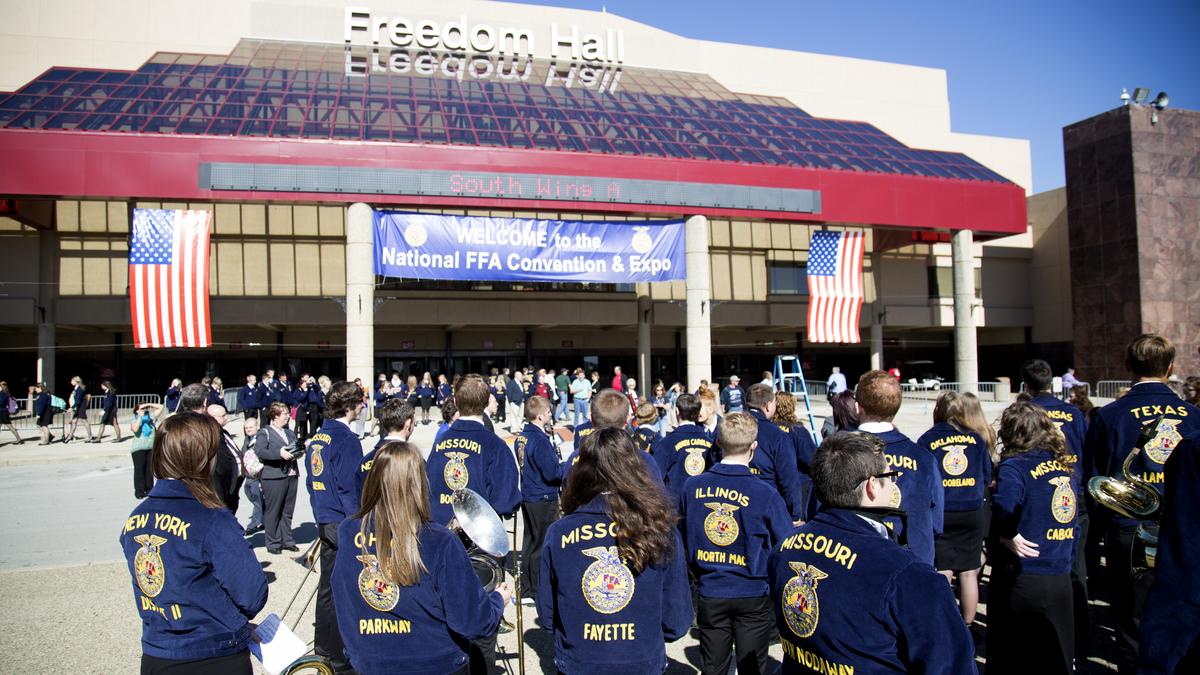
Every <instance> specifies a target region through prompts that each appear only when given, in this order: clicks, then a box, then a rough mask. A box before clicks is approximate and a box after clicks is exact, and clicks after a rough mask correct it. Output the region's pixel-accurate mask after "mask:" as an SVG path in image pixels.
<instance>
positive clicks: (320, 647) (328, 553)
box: [263, 481, 351, 673]
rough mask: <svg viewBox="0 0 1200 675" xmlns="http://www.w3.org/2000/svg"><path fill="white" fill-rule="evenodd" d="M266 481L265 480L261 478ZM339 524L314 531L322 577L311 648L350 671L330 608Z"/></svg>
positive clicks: (341, 670) (336, 666) (342, 670)
mask: <svg viewBox="0 0 1200 675" xmlns="http://www.w3.org/2000/svg"><path fill="white" fill-rule="evenodd" d="M263 482H267V481H263ZM340 524H341V523H321V524H318V525H317V530H318V532H319V536H320V538H321V577H320V579H319V580H318V581H317V610H316V612H317V620H316V626H315V630H314V632H313V633H314V634H313V637H314V644H313V649H314V651H316V653H317V655H319V656H324V657H325V658H327V659H329V662H330V663H332V664H333V669H334V670H335V671H336V672H338V673H346V672H351V668H350V662H349V661H348V660H347V659H346V650H345V647H344V646H343V644H342V635H341V633H339V632H338V622H337V611H336V610H335V609H334V607H333V588H332V586H331V585H330V581H331V579H332V577H333V563H334V561H335V560H337V546H338V541H337V530H338V525H340Z"/></svg>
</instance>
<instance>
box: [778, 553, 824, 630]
mask: <svg viewBox="0 0 1200 675" xmlns="http://www.w3.org/2000/svg"><path fill="white" fill-rule="evenodd" d="M789 566H790V567H791V568H792V571H793V572H795V573H796V576H794V577H792V578H791V579H790V580H788V582H787V585H786V586H784V587H783V618H784V619H785V620H786V621H787V625H788V628H790V629H792V632H793V633H795V634H796V637H801V638H806V637H812V634H813V633H815V632H816V631H817V621H818V620H819V619H820V618H821V605H820V604H819V602H818V600H817V582H818V581H820V580H821V579H825V578H828V577H829V575H828V574H826V573H824V572H822V571H821V570H819V569H817V568H816V567H813V566H812V565H805V564H804V563H801V562H794V563H790V564H789Z"/></svg>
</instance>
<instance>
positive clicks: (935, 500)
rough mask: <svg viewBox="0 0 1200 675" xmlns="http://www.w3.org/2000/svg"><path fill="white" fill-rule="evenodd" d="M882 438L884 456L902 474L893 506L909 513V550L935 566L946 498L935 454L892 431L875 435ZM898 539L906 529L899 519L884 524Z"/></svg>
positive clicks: (897, 478) (894, 494)
mask: <svg viewBox="0 0 1200 675" xmlns="http://www.w3.org/2000/svg"><path fill="white" fill-rule="evenodd" d="M874 435H875V436H878V437H879V438H881V439H883V442H884V443H886V447H884V449H883V454H884V456H885V457H886V458H887V461H888V465H889V466H891V468H892V469H894V470H896V471H899V472H900V475H899V476H897V477H896V487H897V488H899V489H898V490H896V491H894V492H893V493H892V494H893V497H892V507H893V508H897V509H904V510H905V511H907V512H908V533H907V536H908V548H909V549H910V550H911V551H912V552H913V554H915V555H916V556H917V559H918V560H922V561H924V562H927V563H929V564H930V565H932V564H933V538H934V536H936V535H939V534H941V533H942V524H943V513H942V511H943V507H942V500H943V499H945V495H944V494H943V490H942V486H940V485H938V482H939V481H940V480H941V479H942V473H941V471H939V470H938V468H937V466H935V465H934V463H933V455H931V454H929V451H928V450H925V449H924V448H922V447H921V446H919V445H917V444H916V443H913V442H912V441H910V440H908V436H905V435H904V434H902V433H900V432H899V431H896V430H895V429H892V430H890V431H884V432H881V433H877V434H874ZM885 522H886V523H887V525H888V527H890V528H892V529H893V531H894V532H895V534H896V536H897V537H899V536H900V531H901V530H902V529H903V528H902V527H901V524H900V519H899V518H888V519H887V520H886V521H885Z"/></svg>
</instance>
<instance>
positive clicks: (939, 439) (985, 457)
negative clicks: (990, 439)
mask: <svg viewBox="0 0 1200 675" xmlns="http://www.w3.org/2000/svg"><path fill="white" fill-rule="evenodd" d="M917 445H919V446H921V447H922V448H924V449H926V450H928V451H930V452H931V453H933V459H934V461H935V462H936V464H937V466H938V467H940V468H941V476H940V477H939V480H941V482H942V484H941V488H942V491H943V494H944V497H945V502H944V503H945V510H947V511H974V510H975V509H978V508H980V507H982V506H983V498H984V497H985V496H986V495H987V486H988V484H989V483H991V482H992V456H991V455H990V454H988V445H987V441H985V440H984V439H983V437H982V436H980V435H979V434H977V433H975V432H973V431H966V430H963V429H959V428H957V427H955V426H954V425H952V424H950V423H949V422H938V423H937V424H935V425H933V427H932V428H930V430H929V431H926V432H925V433H923V434H921V437H920V438H919V439H917Z"/></svg>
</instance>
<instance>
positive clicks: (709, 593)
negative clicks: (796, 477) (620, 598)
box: [679, 463, 793, 598]
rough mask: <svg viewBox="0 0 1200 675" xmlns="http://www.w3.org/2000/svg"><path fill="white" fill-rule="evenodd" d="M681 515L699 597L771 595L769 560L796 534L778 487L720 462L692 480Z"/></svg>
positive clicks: (687, 485)
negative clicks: (775, 550) (786, 538)
mask: <svg viewBox="0 0 1200 675" xmlns="http://www.w3.org/2000/svg"><path fill="white" fill-rule="evenodd" d="M679 514H680V516H681V519H680V528H681V529H682V531H683V540H684V542H686V543H687V550H688V565H689V566H690V567H691V569H692V574H693V575H694V576H695V577H696V580H697V582H696V592H697V593H699V594H700V595H702V596H704V597H712V598H758V597H762V596H764V595H766V594H767V559H768V557H769V556H770V554H771V550H772V549H774V548H775V547H776V546H777V545H779V542H781V541H783V538H784V537H786V536H787V535H789V534H791V532H792V530H793V527H792V517H791V514H789V513H788V510H787V505H786V504H784V503H783V497H780V496H779V493H778V492H776V491H775V488H773V487H771V486H770V485H767V484H766V483H765V482H763V481H761V480H759V478H758V477H757V476H755V475H754V474H752V473H750V469H749V467H745V466H741V465H739V464H725V463H718V464H715V465H713V467H712V468H711V469H709V470H708V471H706V472H704V473H702V474H700V475H699V476H694V477H692V478H689V479H688V480H687V482H686V483H685V484H684V486H683V490H682V498H681V499H680V500H679Z"/></svg>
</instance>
